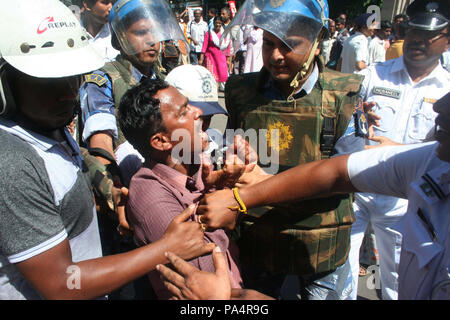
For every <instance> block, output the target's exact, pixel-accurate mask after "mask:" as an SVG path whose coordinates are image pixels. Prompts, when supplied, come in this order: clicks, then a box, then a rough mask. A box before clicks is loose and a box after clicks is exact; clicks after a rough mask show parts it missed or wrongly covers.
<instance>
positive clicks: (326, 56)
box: [320, 38, 336, 64]
mask: <svg viewBox="0 0 450 320" xmlns="http://www.w3.org/2000/svg"><path fill="white" fill-rule="evenodd" d="M335 42H336V38H328V39H325V40H322V42H321V43H320V50H321V52H320V54H321V55H322V56H323V60H324V62H325V64H327V63H328V61H330V54H331V49H332V48H333V44H334V43H335Z"/></svg>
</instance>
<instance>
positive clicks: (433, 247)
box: [347, 142, 450, 300]
mask: <svg viewBox="0 0 450 320" xmlns="http://www.w3.org/2000/svg"><path fill="white" fill-rule="evenodd" d="M437 145H438V144H437V143H436V142H431V143H426V144H416V145H406V146H399V147H398V146H397V147H385V148H377V149H372V150H367V151H363V152H358V153H354V154H352V155H351V156H350V157H349V160H348V163H347V168H348V174H349V177H350V180H351V182H352V184H353V185H354V186H355V187H356V188H357V189H359V190H361V191H364V192H375V193H380V194H385V195H389V196H394V197H402V198H405V199H408V200H409V202H408V210H407V212H406V214H405V215H404V217H403V218H402V220H400V222H399V223H398V224H397V225H396V226H394V227H395V229H397V230H398V231H400V232H401V233H402V235H403V243H402V250H401V257H400V265H399V269H398V273H399V299H421V300H422V299H430V298H434V299H450V289H449V288H450V273H449V268H450V243H449V241H450V237H449V230H450V214H449V213H450V200H449V193H450V163H448V162H444V161H441V160H439V159H438V158H437V157H436V155H435V151H436V148H437ZM424 174H428V176H431V177H434V178H435V179H434V181H435V182H438V183H439V188H440V189H441V191H443V194H444V196H443V197H441V198H440V199H439V198H438V197H437V196H436V193H434V192H433V191H432V192H429V190H430V189H429V188H426V187H427V184H426V182H425V180H424V179H423V178H422V176H423V175H424ZM424 190H425V191H426V192H427V194H425V193H424ZM445 194H446V195H445ZM419 209H420V211H421V212H422V214H423V216H424V217H425V218H421V217H420V215H419ZM431 230H433V231H434V234H435V235H436V238H433V236H432V235H433V231H431Z"/></svg>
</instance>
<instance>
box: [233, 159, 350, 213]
mask: <svg viewBox="0 0 450 320" xmlns="http://www.w3.org/2000/svg"><path fill="white" fill-rule="evenodd" d="M347 160H348V156H341V157H336V158H333V159H329V160H323V161H315V162H311V163H307V164H304V165H301V166H297V167H295V168H292V169H290V170H287V171H285V172H282V173H280V174H277V175H275V176H273V177H271V178H270V179H267V180H265V181H263V182H260V183H258V184H256V185H253V186H250V187H247V188H243V189H242V190H240V196H241V198H242V200H243V202H244V203H245V204H246V206H247V207H249V208H252V207H256V206H262V205H273V204H281V203H286V202H292V201H299V200H305V199H310V198H322V197H326V196H330V195H332V194H337V193H349V192H355V191H357V190H356V189H355V187H354V186H353V185H352V184H351V182H350V179H349V177H348V173H347Z"/></svg>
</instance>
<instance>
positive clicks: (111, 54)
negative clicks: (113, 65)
mask: <svg viewBox="0 0 450 320" xmlns="http://www.w3.org/2000/svg"><path fill="white" fill-rule="evenodd" d="M83 24H84V23H82V25H83ZM88 35H89V36H90V38H89V43H90V44H91V45H92V46H93V47H94V48H95V50H96V51H97V52H98V53H99V54H100V55H101V56H102V57H103V59H104V61H105V63H106V62H110V61H114V60H115V59H116V57H117V55H118V54H119V53H120V52H119V51H118V50H116V49H114V48H113V46H112V45H111V27H110V25H109V23H105V24H104V25H103V27H102V28H101V29H100V31H99V32H98V33H97V35H96V36H95V37H93V36H92V35H91V34H90V33H89V32H88Z"/></svg>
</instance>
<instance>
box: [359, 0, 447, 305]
mask: <svg viewBox="0 0 450 320" xmlns="http://www.w3.org/2000/svg"><path fill="white" fill-rule="evenodd" d="M428 3H429V0H416V1H414V2H413V3H412V4H411V5H410V6H408V9H407V12H408V15H409V17H410V19H411V20H410V22H409V23H410V25H409V29H408V32H407V34H406V37H405V42H404V46H403V47H404V55H403V56H402V57H400V58H397V59H394V60H389V61H387V62H385V63H380V64H377V65H376V66H372V67H369V68H367V69H365V70H363V71H362V72H361V73H360V74H361V75H364V81H363V85H362V89H361V92H360V95H361V97H362V98H363V99H364V101H366V102H370V103H374V104H375V107H374V108H373V111H374V112H375V113H377V114H378V115H379V116H380V120H379V124H378V125H377V126H375V127H374V135H375V137H374V138H372V141H367V144H368V145H369V146H368V147H374V146H377V145H378V144H379V143H381V145H389V144H399V143H400V144H414V143H420V142H423V141H426V139H427V136H428V135H429V134H430V132H433V130H434V119H435V117H436V116H437V114H436V113H435V112H434V111H433V103H434V102H435V101H436V100H438V99H439V98H441V97H442V96H444V95H445V94H446V93H447V92H449V91H450V74H449V73H448V72H447V71H446V70H445V69H443V68H442V66H441V65H440V63H439V59H440V56H441V54H442V53H443V52H444V51H445V50H446V48H447V47H448V43H449V42H448V41H449V39H450V38H449V35H448V27H447V23H445V22H444V21H445V20H444V19H445V18H440V17H439V16H441V17H442V16H443V17H447V18H448V16H449V11H448V8H449V6H448V3H447V1H437V0H436V1H433V3H434V4H435V5H436V6H438V7H437V8H436V9H433V10H435V11H431V10H430V9H429V7H428ZM436 29H437V30H436ZM354 210H355V217H356V221H355V223H354V224H353V227H352V236H351V239H352V240H351V241H352V243H351V250H350V265H351V268H352V279H353V287H354V288H356V287H357V284H358V272H359V262H358V261H359V248H360V246H361V241H362V238H363V236H364V232H365V230H366V228H367V225H368V223H369V222H370V223H371V224H372V227H373V230H374V233H375V238H376V242H377V249H378V252H379V260H380V280H381V291H382V297H383V299H397V292H398V289H397V288H398V283H397V277H398V274H397V266H398V260H399V258H400V241H401V235H400V234H399V233H398V232H396V231H394V230H392V227H393V225H394V224H395V223H397V222H398V221H400V219H402V217H403V216H404V215H405V213H406V210H407V201H406V200H404V199H398V198H394V197H387V196H380V195H375V194H361V193H357V194H355V202H354ZM352 298H353V299H356V292H354V293H353V295H352Z"/></svg>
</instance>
